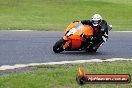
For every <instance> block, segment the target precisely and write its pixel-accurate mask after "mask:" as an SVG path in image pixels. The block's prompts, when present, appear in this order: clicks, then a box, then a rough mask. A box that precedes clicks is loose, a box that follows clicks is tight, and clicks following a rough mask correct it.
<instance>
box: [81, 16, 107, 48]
mask: <svg viewBox="0 0 132 88" xmlns="http://www.w3.org/2000/svg"><path fill="white" fill-rule="evenodd" d="M80 22H81V23H82V24H86V25H90V26H91V27H92V28H93V30H94V32H93V36H92V37H89V36H86V35H82V36H83V37H84V38H85V39H86V40H88V41H89V40H90V41H92V42H91V43H92V44H90V45H89V46H88V47H87V49H88V51H96V50H97V49H98V47H99V46H100V45H101V44H103V43H104V42H106V41H107V39H108V26H107V22H106V21H105V20H103V19H102V17H101V15H99V14H94V15H93V16H92V20H82V21H80ZM89 47H92V48H89ZM89 49H92V50H89Z"/></svg>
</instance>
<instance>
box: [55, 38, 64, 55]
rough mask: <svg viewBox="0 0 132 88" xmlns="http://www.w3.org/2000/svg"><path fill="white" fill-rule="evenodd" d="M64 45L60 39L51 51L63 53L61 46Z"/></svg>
mask: <svg viewBox="0 0 132 88" xmlns="http://www.w3.org/2000/svg"><path fill="white" fill-rule="evenodd" d="M64 44H65V40H64V39H63V38H61V39H60V40H58V41H57V42H56V43H55V45H54V46H53V51H54V52H55V53H60V52H62V51H64V49H63V45H64Z"/></svg>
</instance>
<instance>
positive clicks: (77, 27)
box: [53, 22, 111, 53]
mask: <svg viewBox="0 0 132 88" xmlns="http://www.w3.org/2000/svg"><path fill="white" fill-rule="evenodd" d="M108 28H109V30H110V28H111V27H110V26H109V27H108ZM64 34H65V35H64V37H63V38H61V39H60V40H58V41H57V42H56V43H55V44H54V46H53V51H54V52H55V53H60V52H62V51H82V50H85V51H89V50H90V52H91V51H92V52H96V51H97V49H98V47H99V46H98V47H96V49H94V50H93V49H92V48H93V47H89V46H90V44H92V42H91V41H87V40H86V39H85V38H84V37H83V36H82V35H86V36H89V37H90V36H92V35H93V29H92V27H91V26H89V25H86V24H82V23H81V22H72V23H71V24H70V25H69V26H68V27H67V28H66V31H65V33H64Z"/></svg>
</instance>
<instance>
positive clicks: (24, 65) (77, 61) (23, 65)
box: [0, 58, 132, 70]
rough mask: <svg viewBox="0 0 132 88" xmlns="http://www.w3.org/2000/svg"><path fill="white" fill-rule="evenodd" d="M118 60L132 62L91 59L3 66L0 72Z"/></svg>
mask: <svg viewBox="0 0 132 88" xmlns="http://www.w3.org/2000/svg"><path fill="white" fill-rule="evenodd" d="M117 60H132V59H124V58H112V59H106V60H100V59H91V60H75V61H60V62H47V63H30V64H16V65H13V66H10V65H3V66H1V67H0V70H7V69H15V68H21V67H27V66H35V65H55V64H68V63H85V62H103V61H117Z"/></svg>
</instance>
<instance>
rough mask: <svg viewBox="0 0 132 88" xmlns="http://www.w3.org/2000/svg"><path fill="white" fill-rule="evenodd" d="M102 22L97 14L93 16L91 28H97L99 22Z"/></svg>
mask: <svg viewBox="0 0 132 88" xmlns="http://www.w3.org/2000/svg"><path fill="white" fill-rule="evenodd" d="M101 21H102V17H101V15H99V14H94V15H93V16H92V24H93V26H98V25H99V24H100V22H101Z"/></svg>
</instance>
